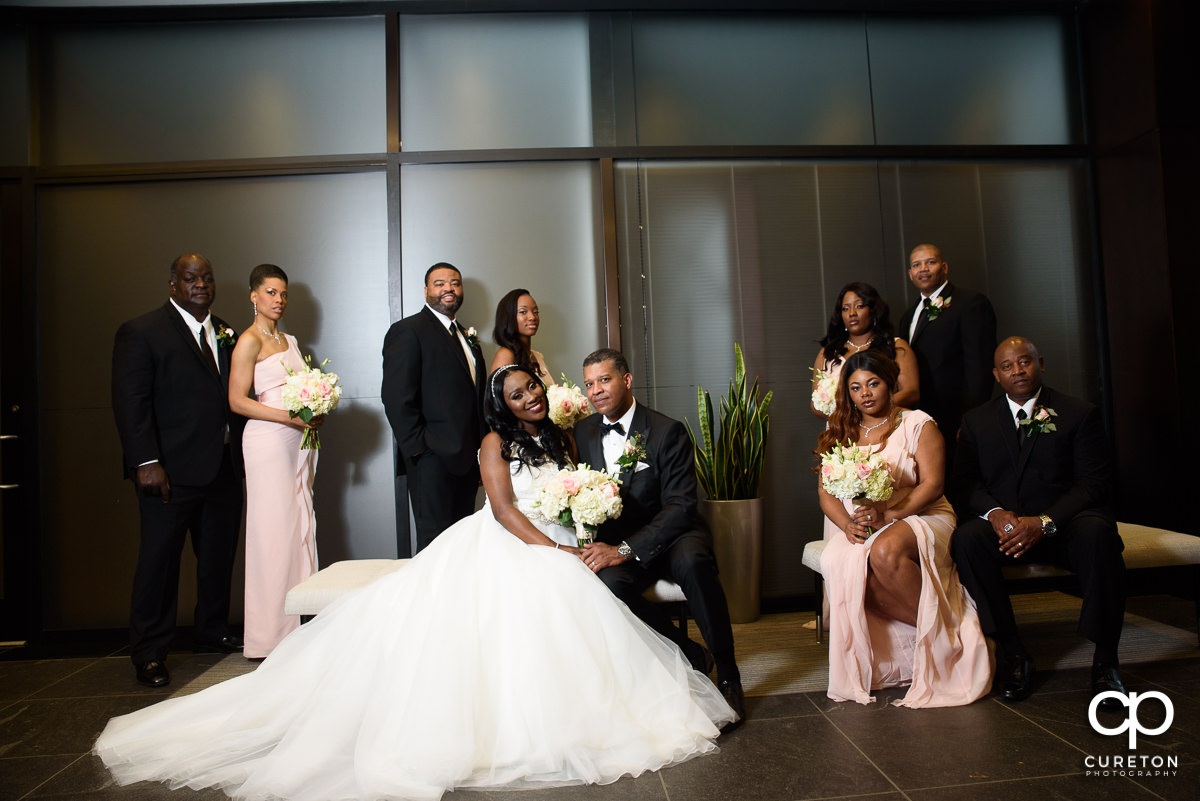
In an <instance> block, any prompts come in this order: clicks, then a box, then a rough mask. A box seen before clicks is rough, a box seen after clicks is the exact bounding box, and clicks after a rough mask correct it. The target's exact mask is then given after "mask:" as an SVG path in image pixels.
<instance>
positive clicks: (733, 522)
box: [700, 498, 763, 623]
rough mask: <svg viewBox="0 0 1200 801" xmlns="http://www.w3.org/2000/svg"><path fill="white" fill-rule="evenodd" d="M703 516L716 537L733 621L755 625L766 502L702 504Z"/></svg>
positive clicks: (714, 537)
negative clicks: (764, 505)
mask: <svg viewBox="0 0 1200 801" xmlns="http://www.w3.org/2000/svg"><path fill="white" fill-rule="evenodd" d="M700 516H701V517H703V518H704V522H705V523H706V524H708V530H709V531H711V532H712V535H713V550H714V551H715V552H716V556H717V567H718V568H719V569H720V571H721V586H722V587H723V588H724V590H725V600H726V601H727V602H728V603H729V619H730V621H731V622H733V623H753V622H754V621H755V620H758V615H759V601H760V597H761V593H760V589H761V581H760V579H761V577H762V534H763V499H762V498H749V499H746V500H741V501H701V502H700Z"/></svg>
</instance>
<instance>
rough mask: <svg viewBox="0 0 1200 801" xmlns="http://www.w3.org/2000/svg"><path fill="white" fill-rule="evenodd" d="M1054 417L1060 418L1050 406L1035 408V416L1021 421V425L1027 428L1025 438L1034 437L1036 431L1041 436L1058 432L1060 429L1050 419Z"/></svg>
mask: <svg viewBox="0 0 1200 801" xmlns="http://www.w3.org/2000/svg"><path fill="white" fill-rule="evenodd" d="M1052 417H1058V412H1056V411H1054V410H1053V409H1051V408H1050V407H1048V406H1035V407H1034V409H1033V414H1032V415H1030V416H1029V417H1027V418H1025V419H1024V420H1022V421H1021V425H1022V426H1024V427H1025V436H1027V437H1032V436H1033V434H1034V432H1035V431H1036V432H1037V433H1039V434H1045V433H1046V432H1047V431H1057V430H1058V427H1057V426H1055V425H1054V421H1053V420H1051V419H1050V418H1052Z"/></svg>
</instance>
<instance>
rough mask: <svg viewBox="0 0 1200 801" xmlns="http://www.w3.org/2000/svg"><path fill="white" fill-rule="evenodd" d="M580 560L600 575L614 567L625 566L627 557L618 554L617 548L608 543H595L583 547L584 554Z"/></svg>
mask: <svg viewBox="0 0 1200 801" xmlns="http://www.w3.org/2000/svg"><path fill="white" fill-rule="evenodd" d="M579 558H580V559H582V560H583V563H584V564H585V565H587V566H588V567H589V568H591V570H592V572H593V573H598V572H600V571H601V570H603V569H604V568H606V567H612V566H613V565H623V564H625V557H623V556H621V554H619V553H617V546H615V545H609V544H608V543H606V542H593V543H590V544H588V545H585V546H583V552H582V553H581V554H580V555H579Z"/></svg>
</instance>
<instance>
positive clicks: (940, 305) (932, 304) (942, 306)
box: [925, 295, 953, 323]
mask: <svg viewBox="0 0 1200 801" xmlns="http://www.w3.org/2000/svg"><path fill="white" fill-rule="evenodd" d="M951 300H953V298H942V296H941V295H939V296H938V297H936V298H934V299H933V300H931V301H929V305H928V306H926V307H925V316H926V317H928V318H929V322H931V323H932V322H933V321H934V320H936V319H937V318H938V317H939V316H940V315H941V313H942V312H943V311H945V310H946V309H948V308H950V301H951Z"/></svg>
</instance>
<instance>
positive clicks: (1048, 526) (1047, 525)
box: [1039, 515, 1058, 537]
mask: <svg viewBox="0 0 1200 801" xmlns="http://www.w3.org/2000/svg"><path fill="white" fill-rule="evenodd" d="M1039 517H1041V519H1042V534H1043V535H1044V536H1047V537H1053V536H1054V535H1055V534H1057V533H1058V526H1056V525H1054V521H1053V520H1051V519H1050V516H1049V515H1039Z"/></svg>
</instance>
